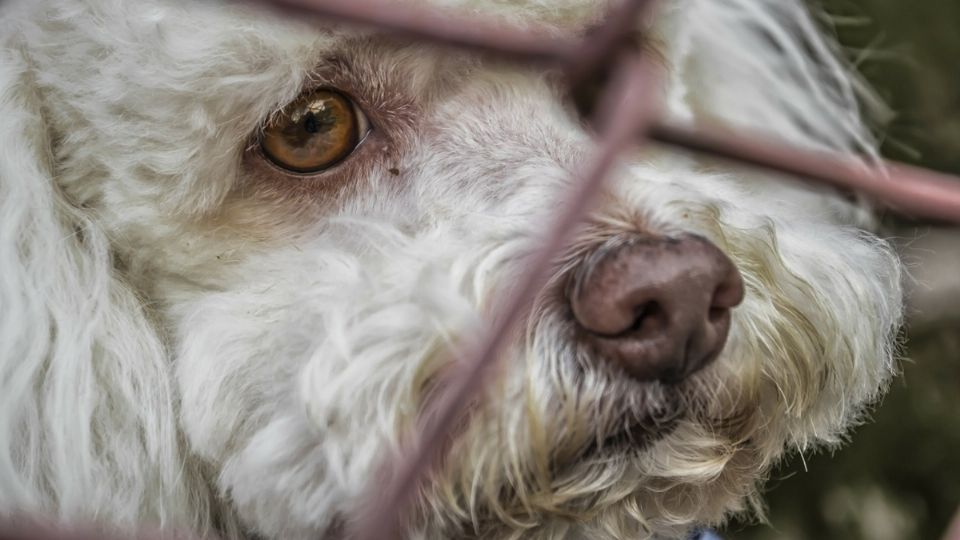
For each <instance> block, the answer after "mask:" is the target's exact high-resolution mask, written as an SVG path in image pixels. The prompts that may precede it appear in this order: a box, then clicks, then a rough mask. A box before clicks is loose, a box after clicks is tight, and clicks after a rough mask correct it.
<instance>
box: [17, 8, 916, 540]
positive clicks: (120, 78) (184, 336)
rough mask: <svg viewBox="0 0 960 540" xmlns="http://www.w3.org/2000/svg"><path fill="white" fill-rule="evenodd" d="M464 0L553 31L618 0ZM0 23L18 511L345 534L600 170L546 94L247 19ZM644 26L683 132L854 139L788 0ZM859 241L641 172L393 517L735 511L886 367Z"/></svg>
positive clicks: (753, 194)
mask: <svg viewBox="0 0 960 540" xmlns="http://www.w3.org/2000/svg"><path fill="white" fill-rule="evenodd" d="M462 4H464V5H463V6H461V7H463V8H464V9H474V10H478V11H482V12H486V13H488V14H491V13H492V14H495V15H499V16H505V17H506V18H508V19H510V20H512V21H513V22H515V23H521V24H522V23H525V22H529V21H532V22H536V23H538V24H547V25H553V26H554V27H555V28H556V29H557V32H558V33H559V32H566V33H569V34H575V33H582V32H583V31H584V29H585V28H586V27H587V26H588V25H590V24H591V23H593V22H596V20H597V19H598V17H599V16H600V15H601V14H602V11H603V8H604V6H603V5H600V3H598V2H591V1H589V0H569V1H564V2H559V3H557V2H535V1H530V2H515V3H504V2H493V1H491V2H485V3H474V2H463V3H462ZM5 9H7V10H8V13H7V14H6V16H5V22H4V23H3V24H4V25H5V28H4V32H3V40H4V42H3V47H2V50H0V53H2V58H0V84H2V87H0V111H2V115H3V126H2V127H0V158H2V159H0V189H2V192H0V209H2V216H0V219H2V222H3V227H2V230H0V235H2V236H0V250H2V251H0V253H2V257H3V258H2V259H0V260H2V263H3V272H2V274H3V277H2V279H0V300H2V301H3V304H2V305H3V308H4V311H3V313H2V320H0V335H2V336H3V339H0V355H2V356H0V368H2V369H3V370H4V371H3V374H4V378H3V381H2V383H0V384H2V388H3V389H4V392H2V393H0V394H2V395H3V396H4V397H3V398H0V399H2V400H4V407H3V408H2V409H0V410H2V411H3V412H2V413H0V420H2V424H0V437H2V439H0V440H2V441H3V443H4V445H3V446H2V450H0V451H2V453H0V478H4V479H5V480H4V482H5V484H4V485H8V486H11V487H10V489H9V490H8V491H7V493H5V494H2V495H0V502H2V503H3V507H0V511H4V510H5V511H43V510H45V511H56V512H59V513H60V514H61V515H63V516H68V517H69V516H79V517H100V518H103V519H108V520H114V521H116V522H120V523H132V522H135V521H137V520H144V521H151V520H161V521H162V522H163V523H166V524H169V525H171V526H190V527H193V528H195V529H196V530H199V531H203V530H204V528H205V527H208V526H213V525H212V522H214V521H217V522H218V523H219V525H218V526H219V527H220V530H221V532H223V531H226V533H227V534H233V532H236V531H237V530H239V529H235V528H234V526H233V525H230V524H231V523H232V522H234V520H238V521H239V522H240V523H242V525H241V527H245V528H248V529H249V530H252V531H255V532H256V533H258V534H262V535H266V536H268V537H275V538H316V537H318V535H321V534H324V533H327V532H328V531H334V530H336V528H337V527H338V526H339V525H340V524H342V521H343V520H344V519H349V517H350V516H356V515H357V514H356V513H354V512H355V510H356V508H357V506H358V504H360V503H361V502H362V500H363V499H364V497H365V496H366V495H368V494H369V489H370V485H371V482H372V481H374V480H375V479H376V478H377V474H378V473H379V472H380V471H379V469H378V466H379V464H381V463H383V460H384V459H385V458H387V457H388V456H390V455H391V454H392V453H393V452H394V451H395V450H396V449H397V448H399V446H400V444H401V442H402V435H403V434H404V433H406V432H408V430H409V429H410V428H411V427H412V426H413V425H414V424H415V422H416V419H417V416H418V412H420V411H421V410H422V409H423V408H424V406H425V404H426V403H427V402H428V401H429V400H430V398H431V396H433V395H435V394H436V392H437V390H438V385H442V384H443V381H444V377H445V374H446V373H447V372H448V371H449V370H450V368H451V367H452V366H453V365H454V364H456V362H457V361H458V358H460V357H461V353H462V352H463V351H464V350H465V349H466V348H467V347H469V346H470V345H471V344H472V343H473V341H472V340H473V339H474V334H475V333H476V331H477V328H478V327H479V325H480V324H481V322H482V321H484V320H485V316H486V315H488V314H489V311H490V308H491V306H492V305H493V304H494V299H495V298H497V297H498V296H499V295H505V294H512V293H515V292H516V291H514V290H512V289H511V286H512V284H513V283H514V282H515V279H516V276H517V275H518V274H519V273H520V272H521V271H522V270H523V268H524V267H525V264H526V263H527V262H528V260H529V258H530V255H531V254H532V253H533V252H534V250H535V249H536V246H537V242H538V240H539V239H541V238H542V236H543V234H544V233H545V230H546V228H547V227H548V224H549V223H551V216H552V215H553V213H554V212H555V210H556V208H557V206H558V204H560V203H561V202H562V192H563V191H564V188H565V187H567V186H568V185H569V184H570V183H571V182H572V181H573V180H574V179H575V178H576V177H577V175H578V173H580V172H582V170H583V168H584V166H585V165H586V164H587V162H588V160H589V157H590V155H591V148H592V143H591V136H590V134H589V131H588V130H587V128H585V127H584V124H583V122H582V121H581V119H579V118H578V117H577V116H576V113H575V112H574V108H573V107H571V106H570V104H569V99H568V96H566V95H565V93H564V90H563V86H562V84H561V79H560V76H559V74H556V73H540V72H537V73H531V72H530V71H527V70H524V69H521V68H519V67H517V66H514V65H511V64H509V63H506V62H502V61H493V60H490V59H485V58H482V57H479V56H475V55H471V54H468V53H464V52H461V51H453V50H447V49H442V48H438V47H436V46H432V45H427V44H422V43H416V42H411V41H403V40H398V39H397V38H391V37H388V36H384V35H381V34H378V33H377V32H375V31H371V30H357V29H354V28H346V27H342V26H339V25H333V24H326V25H315V24H306V23H303V22H298V21H292V20H285V19H281V18H277V17H276V16H275V15H274V14H272V13H270V12H264V11H260V10H257V9H255V8H253V7H250V6H248V5H236V4H230V5H221V4H215V3H200V2H176V1H165V2H161V1H154V0H151V1H143V2H124V1H119V0H112V1H105V0H96V1H84V2H81V1H74V0H59V1H56V2H54V1H50V2H23V3H21V4H18V3H13V4H12V5H10V6H6V7H5ZM655 28H656V31H655V34H656V35H655V39H653V41H654V42H656V43H655V44H652V45H651V46H652V47H656V48H657V49H658V54H659V56H660V57H661V58H662V59H663V63H662V65H663V69H664V70H665V72H666V73H667V75H666V78H665V80H666V81H667V84H666V85H665V87H664V88H663V89H662V95H661V96H658V97H659V99H661V100H662V101H663V102H664V103H665V104H666V108H667V109H668V112H669V114H671V115H673V116H674V117H676V118H677V119H678V121H684V122H693V123H699V122H727V123H733V124H737V125H739V126H742V127H748V128H753V129H755V130H759V131H764V132H766V133H768V134H770V135H771V136H778V137H781V138H783V139H785V140H787V141H789V142H791V143H792V144H797V145H801V146H806V147H813V148H821V149H827V150H834V151H841V152H846V153H849V154H851V155H852V154H854V153H862V154H866V155H869V154H870V153H871V152H872V148H871V145H870V139H869V136H868V135H867V130H866V129H865V128H864V127H863V125H862V123H861V120H860V115H859V113H858V112H857V104H856V98H855V96H854V95H853V94H854V91H853V89H854V86H855V85H854V84H853V82H852V81H851V80H850V77H849V75H848V74H847V73H846V71H845V69H844V67H843V66H842V64H841V63H840V62H838V60H837V59H836V58H835V57H834V55H833V49H832V48H831V47H830V45H829V44H828V43H826V42H825V41H824V40H822V39H821V38H820V37H819V35H818V33H817V31H816V29H815V26H814V24H813V23H812V22H811V19H810V17H809V15H808V14H807V13H806V12H805V11H804V9H803V8H802V6H798V5H795V2H782V1H781V2H776V1H772V0H735V1H734V0H731V1H724V2H713V1H707V0H685V1H682V2H675V3H671V4H669V5H665V6H664V9H663V10H662V11H661V12H660V13H659V15H658V18H657V23H656V27H655ZM865 221H866V219H865V217H864V213H863V211H862V210H861V209H860V208H859V207H857V206H855V205H853V204H851V203H849V202H847V201H846V200H845V199H843V198H842V197H840V196H838V195H837V194H835V193H831V192H829V191H827V190H822V189H817V188H811V187H809V186H806V185H804V184H801V183H798V182H795V181H793V180H790V179H786V178H779V177H775V176H774V175H771V174H758V173H756V172H749V171H746V170H730V169H722V168H719V167H717V166H716V164H714V163H709V162H705V161H701V160H697V159H694V158H692V157H689V156H684V155H678V154H674V153H668V152H666V151H664V150H662V149H658V148H655V147H649V148H646V149H637V150H635V151H633V152H630V153H629V154H628V155H627V156H626V157H625V158H624V159H623V160H622V163H621V164H620V166H619V168H618V169H616V172H615V174H614V175H613V179H612V182H611V183H610V186H609V188H608V190H607V192H606V193H605V194H604V196H603V201H602V203H601V205H600V206H599V207H598V208H597V209H596V210H595V212H593V214H592V215H591V217H590V219H589V221H588V222H587V223H586V224H585V225H584V227H583V228H582V230H581V231H580V233H579V235H578V236H577V239H576V241H575V243H574V245H572V246H571V247H570V248H569V249H568V250H567V252H566V254H565V256H564V257H562V258H561V259H560V260H557V261H556V263H555V267H554V269H553V277H552V279H551V281H550V284H549V286H548V287H547V288H546V289H545V290H543V291H541V292H540V293H539V294H538V296H537V302H536V304H535V306H534V307H533V309H532V310H531V312H530V315H529V316H528V317H527V319H526V320H525V322H524V324H523V325H522V327H521V329H520V330H519V331H518V332H516V334H515V335H513V336H511V338H510V341H509V345H508V346H507V347H506V349H505V350H504V352H503V358H502V359H501V362H500V365H501V369H500V370H499V371H498V373H497V376H496V378H495V381H494V382H493V384H492V386H491V388H490V389H489V390H488V391H487V392H486V396H485V399H484V400H483V401H482V402H481V403H478V404H477V405H476V406H475V407H474V409H473V411H472V415H471V417H472V418H471V421H470V422H469V424H468V425H466V426H465V427H464V428H463V430H462V433H461V434H460V436H459V437H458V438H457V439H456V440H455V441H453V442H452V443H451V448H450V451H449V457H448V459H447V460H446V461H445V462H444V465H443V467H442V469H441V470H439V471H438V472H437V473H436V474H435V476H434V477H433V478H432V481H431V482H430V485H429V487H427V488H426V489H425V491H424V493H423V494H422V497H421V500H420V501H419V504H418V509H417V511H415V512H414V513H413V514H412V515H411V516H410V523H409V525H410V528H411V531H413V534H420V535H422V536H423V537H424V538H440V537H459V536H482V537H501V536H502V537H504V538H507V537H509V538H516V537H524V538H560V537H566V536H565V535H576V534H581V535H583V536H590V537H591V538H639V537H644V536H645V535H650V534H658V535H667V536H669V535H682V534H684V533H685V532H686V531H687V530H688V529H689V528H690V527H691V526H693V525H695V524H699V523H716V522H719V521H721V520H722V518H723V517H724V516H725V515H726V514H728V513H730V512H733V511H740V510H744V509H748V508H751V507H753V506H754V505H755V504H756V501H755V493H756V489H757V484H758V481H759V480H760V479H762V477H763V476H764V474H765V473H766V471H767V470H768V469H769V467H770V466H771V464H772V463H774V462H775V461H776V460H777V459H778V458H779V457H780V456H781V455H782V454H783V453H784V451H785V450H786V449H799V450H800V451H803V450H805V449H808V448H810V447H811V446H812V445H815V444H817V443H823V442H826V443H832V442H835V441H836V440H837V439H838V437H840V436H841V435H842V434H843V432H844V430H845V428H846V427H847V426H849V425H850V423H851V422H853V421H855V420H856V419H858V417H859V414H860V412H861V411H862V406H863V404H864V403H867V402H869V401H870V400H871V399H873V398H874V397H876V396H877V394H878V392H879V391H880V390H881V389H882V387H883V385H884V383H885V381H886V380H887V378H888V377H889V375H890V373H891V372H892V356H893V339H894V336H895V333H896V330H897V327H898V324H899V313H900V288H899V267H898V263H897V260H896V258H895V257H894V256H893V255H892V254H891V252H890V251H889V249H888V248H887V246H886V245H885V244H884V243H883V242H882V241H880V240H878V239H877V238H875V237H873V236H871V235H870V234H869V233H866V232H864V231H863V230H862V228H861V226H862V225H863V224H864V222H865ZM7 405H9V407H8V406H7ZM237 534H239V533H237Z"/></svg>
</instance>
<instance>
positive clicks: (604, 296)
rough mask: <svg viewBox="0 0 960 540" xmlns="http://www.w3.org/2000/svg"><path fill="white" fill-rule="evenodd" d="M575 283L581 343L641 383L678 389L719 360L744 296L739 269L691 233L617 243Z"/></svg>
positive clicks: (594, 258) (593, 259) (571, 292)
mask: <svg viewBox="0 0 960 540" xmlns="http://www.w3.org/2000/svg"><path fill="white" fill-rule="evenodd" d="M572 277H573V279H572V280H571V282H570V287H568V292H567V297H568V300H569V302H570V307H571V309H572V311H573V315H574V318H575V319H576V322H577V325H578V327H579V332H578V333H579V334H580V336H581V339H582V340H583V341H585V342H586V343H587V344H588V345H590V346H592V347H593V348H594V349H596V351H597V352H598V353H599V355H600V356H601V357H603V358H605V359H607V360H609V361H610V362H614V363H616V364H617V365H619V366H620V367H622V368H623V370H624V371H625V372H626V373H627V374H629V375H630V376H631V377H633V378H634V379H636V380H640V381H653V380H658V381H662V382H666V383H676V382H679V381H682V380H683V379H685V378H686V377H688V376H689V375H690V374H692V373H694V372H696V371H697V370H699V369H701V368H703V367H704V366H706V365H707V364H709V363H710V362H711V361H713V360H714V359H715V358H716V357H717V356H718V355H719V354H720V351H721V350H722V349H723V346H724V344H725V343H726V340H727V334H728V332H729V330H730V318H731V313H730V312H731V309H732V308H733V307H735V306H737V305H738V304H739V303H740V302H741V301H742V300H743V295H744V289H743V280H742V278H741V277H740V272H739V271H738V270H737V268H736V266H735V265H734V264H733V262H732V261H731V260H730V259H729V258H728V257H727V256H726V255H725V254H724V253H723V252H722V251H720V249H719V248H717V247H716V246H715V245H713V244H712V243H711V242H710V241H708V240H706V239H705V238H702V237H700V236H695V235H690V234H688V235H683V236H679V237H665V236H650V235H633V236H628V237H617V238H615V239H613V240H612V241H610V242H607V243H606V244H604V245H603V246H602V247H600V248H599V249H597V250H596V251H594V252H593V253H592V254H591V255H590V256H589V257H588V258H587V260H586V261H584V264H582V265H581V266H580V268H579V269H578V271H577V272H576V273H575V274H574V275H573V276H572Z"/></svg>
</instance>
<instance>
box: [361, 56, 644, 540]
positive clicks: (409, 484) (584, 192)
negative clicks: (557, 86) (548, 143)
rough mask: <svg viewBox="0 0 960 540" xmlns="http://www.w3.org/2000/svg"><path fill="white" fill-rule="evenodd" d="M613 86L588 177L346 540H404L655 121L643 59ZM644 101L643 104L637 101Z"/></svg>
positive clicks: (628, 64)
mask: <svg viewBox="0 0 960 540" xmlns="http://www.w3.org/2000/svg"><path fill="white" fill-rule="evenodd" d="M619 68H620V69H619V70H618V72H617V73H616V74H615V77H614V82H613V83H612V84H611V85H610V87H608V88H607V92H606V95H605V96H604V98H605V99H604V100H603V101H602V104H603V105H604V107H603V108H602V109H601V110H600V111H598V117H599V118H598V125H600V126H602V127H603V128H602V131H601V135H600V139H599V142H598V146H597V149H596V150H595V155H594V157H593V159H592V160H591V162H590V166H589V168H588V169H587V170H586V171H585V174H584V175H583V180H582V181H578V182H576V183H574V184H573V185H572V186H571V188H570V191H569V193H568V194H567V195H568V196H567V197H566V199H565V201H564V205H563V207H562V208H561V210H560V211H559V212H558V214H557V216H556V219H555V220H554V222H553V224H552V226H551V227H550V228H549V229H548V234H547V236H546V237H545V238H544V239H543V243H542V244H541V246H540V247H539V249H537V250H536V251H535V252H534V254H533V256H532V259H531V261H530V262H529V264H528V265H527V267H526V268H525V269H524V272H523V274H522V275H521V276H520V278H519V279H518V280H517V284H516V286H515V287H513V288H511V289H512V290H514V291H515V294H511V295H509V296H506V295H504V296H503V297H502V299H503V302H502V303H503V305H502V306H499V309H498V310H496V311H495V315H496V316H495V317H494V318H493V324H492V325H491V327H490V328H489V329H487V331H486V332H485V333H484V336H483V339H482V340H481V343H480V345H479V346H478V347H477V348H476V349H475V350H474V351H473V353H472V354H470V355H468V356H467V357H466V359H464V360H463V361H462V363H461V364H460V365H459V367H458V369H457V370H456V371H455V372H454V374H453V375H452V376H451V377H450V378H449V379H448V380H446V381H444V382H445V383H446V385H445V386H444V391H443V393H442V394H441V396H440V397H439V398H438V399H436V400H435V401H434V403H433V404H432V406H431V407H429V408H428V412H427V414H425V415H424V417H425V418H427V423H426V425H425V426H424V427H423V428H422V430H421V432H420V433H419V435H418V434H414V437H415V440H414V441H412V444H411V450H410V455H409V456H406V458H405V459H401V460H400V461H399V462H398V463H396V464H395V466H394V467H392V468H390V469H389V470H390V471H392V472H393V478H392V480H391V483H390V485H389V486H388V487H387V489H386V490H384V491H383V493H382V494H381V495H380V496H377V497H375V498H374V506H373V508H372V509H371V510H370V511H367V512H364V514H366V516H365V518H364V519H363V520H358V521H356V523H357V524H358V525H357V527H356V529H355V530H354V531H352V532H351V533H350V534H348V535H347V536H346V537H347V538H350V539H351V540H388V539H396V538H400V531H401V530H402V527H401V519H402V518H401V516H402V514H403V512H404V511H405V510H407V509H408V508H409V506H410V505H411V503H412V499H413V498H414V496H415V494H416V492H417V491H418V490H419V489H420V488H421V486H422V479H423V478H424V477H425V476H426V475H427V473H428V472H429V471H430V470H431V469H432V468H433V467H434V466H435V465H436V463H437V462H438V461H439V460H440V459H441V458H442V450H443V448H445V446H446V445H445V442H446V441H447V439H448V438H449V436H450V434H451V433H453V431H454V427H455V425H456V424H457V422H458V420H459V419H460V418H462V417H463V415H464V414H465V413H466V408H467V406H468V404H469V403H470V402H471V400H472V399H473V398H474V397H475V396H476V395H478V394H479V393H480V391H481V389H482V387H483V384H484V382H486V379H487V378H488V375H489V372H490V371H491V369H493V367H494V366H495V364H496V361H497V358H498V352H499V351H500V349H501V348H502V346H503V344H504V341H505V340H506V339H507V337H508V336H510V335H511V334H512V330H513V328H515V327H516V325H517V324H518V323H519V321H520V320H521V318H522V317H523V315H524V314H525V313H526V312H527V310H528V309H529V307H530V306H531V305H532V304H533V302H534V299H535V297H536V295H537V294H538V293H539V292H540V290H541V289H542V288H543V286H544V285H545V284H546V282H547V280H548V279H549V269H550V267H551V263H552V261H553V259H554V257H555V256H556V255H557V254H558V253H560V251H561V250H562V249H563V248H564V247H565V246H566V245H567V243H568V241H569V240H570V238H571V237H572V235H573V233H574V232H575V230H576V228H577V226H578V225H579V224H580V222H581V220H582V218H583V217H584V216H585V215H586V213H587V211H588V210H589V209H590V208H591V207H592V206H593V203H594V202H595V201H596V199H597V197H598V195H599V194H600V192H601V190H602V188H603V185H604V180H605V179H606V178H607V175H608V172H609V171H610V169H611V167H612V166H613V164H614V163H615V160H616V157H617V155H618V154H619V153H620V152H621V151H622V150H623V149H624V148H626V147H627V146H629V145H631V144H633V143H634V141H635V140H636V138H637V135H638V134H640V133H643V132H644V131H646V130H647V129H648V127H649V126H650V124H651V122H652V121H653V118H654V116H655V110H654V107H653V106H652V105H651V104H652V103H654V100H653V98H652V96H653V95H654V92H653V91H651V89H652V88H654V87H655V86H656V81H657V77H655V76H654V72H655V70H654V69H653V67H652V66H650V65H649V64H648V63H646V61H645V60H642V59H640V58H632V59H630V60H625V61H624V62H623V63H622V64H621V65H620V66H619ZM637 98H640V99H637Z"/></svg>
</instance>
